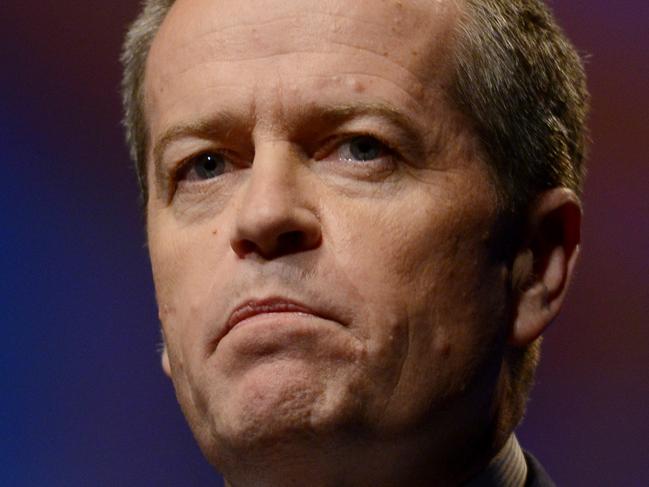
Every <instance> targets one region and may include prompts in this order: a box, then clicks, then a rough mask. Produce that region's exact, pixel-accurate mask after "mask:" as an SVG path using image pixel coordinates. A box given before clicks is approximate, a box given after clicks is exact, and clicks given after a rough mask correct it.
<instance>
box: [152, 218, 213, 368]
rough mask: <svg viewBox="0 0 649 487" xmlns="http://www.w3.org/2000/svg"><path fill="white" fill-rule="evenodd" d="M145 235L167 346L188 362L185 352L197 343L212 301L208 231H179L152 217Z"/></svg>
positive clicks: (193, 347) (190, 229) (187, 228)
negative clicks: (147, 237) (146, 235)
mask: <svg viewBox="0 0 649 487" xmlns="http://www.w3.org/2000/svg"><path fill="white" fill-rule="evenodd" d="M148 235H149V251H150V256H151V265H152V270H153V280H154V284H155V290H156V298H157V301H158V309H159V314H160V321H161V324H162V327H163V330H164V333H165V339H166V342H167V346H168V347H169V348H171V349H172V350H174V352H175V355H176V359H177V360H179V361H182V362H183V363H186V364H188V361H189V359H190V358H191V357H192V354H190V353H189V352H190V350H192V349H193V350H196V348H195V347H196V346H197V345H199V342H200V337H201V334H202V333H203V328H204V327H205V326H206V323H207V321H208V320H207V314H208V313H209V312H210V306H211V303H213V301H214V299H213V297H212V296H210V295H211V294H212V293H213V292H214V291H213V286H214V276H215V275H216V273H215V272H209V271H208V269H214V267H213V266H212V265H211V263H210V262H209V261H210V260H212V259H214V258H215V257H214V256H213V254H215V252H210V251H209V249H210V246H211V245H212V242H211V241H210V237H211V234H209V232H207V231H206V229H200V228H198V227H195V228H191V227H186V228H184V229H183V230H182V231H180V230H179V229H176V228H171V224H162V223H161V222H159V221H155V220H154V221H150V222H149V225H148ZM206 249H207V250H206ZM194 355H196V354H195V353H194Z"/></svg>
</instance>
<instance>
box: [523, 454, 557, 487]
mask: <svg viewBox="0 0 649 487" xmlns="http://www.w3.org/2000/svg"><path fill="white" fill-rule="evenodd" d="M524 453H525V461H526V462H527V480H526V481H525V487H556V484H555V483H554V482H552V479H551V478H550V476H549V475H548V474H547V473H546V471H545V470H544V469H543V466H542V465H541V464H540V463H539V461H538V460H537V459H536V458H534V457H533V456H532V454H531V453H529V452H524Z"/></svg>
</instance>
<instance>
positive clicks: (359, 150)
mask: <svg viewBox="0 0 649 487" xmlns="http://www.w3.org/2000/svg"><path fill="white" fill-rule="evenodd" d="M346 145H347V149H346V150H345V151H344V152H345V154H344V158H345V159H348V160H357V161H371V160H373V159H378V158H379V157H382V156H384V155H385V154H386V152H387V148H386V147H385V145H384V144H383V143H382V142H380V141H379V140H377V139H375V138H374V137H370V136H369V135H361V136H358V137H354V138H353V139H351V140H350V141H349V142H348V143H347V144H346Z"/></svg>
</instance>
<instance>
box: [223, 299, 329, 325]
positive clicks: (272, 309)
mask: <svg viewBox="0 0 649 487" xmlns="http://www.w3.org/2000/svg"><path fill="white" fill-rule="evenodd" d="M264 313H305V314H310V315H314V316H319V317H321V318H327V319H328V317H327V316H326V315H325V314H324V313H322V312H320V311H318V310H314V309H313V308H311V307H309V306H307V305H305V304H303V303H300V302H298V301H294V300H291V299H287V298H282V297H272V298H265V299H250V300H247V301H244V302H243V303H241V304H239V305H238V306H237V307H236V308H234V309H233V310H232V312H231V313H230V316H229V317H228V321H227V322H226V326H225V330H224V331H225V333H227V332H229V331H230V330H231V329H232V328H234V327H235V326H237V324H238V323H240V322H242V321H243V320H245V319H248V318H251V317H253V316H256V315H260V314H264Z"/></svg>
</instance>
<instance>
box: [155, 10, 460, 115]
mask: <svg viewBox="0 0 649 487" xmlns="http://www.w3.org/2000/svg"><path fill="white" fill-rule="evenodd" d="M456 18H457V7H456V5H455V2H454V1H453V0H356V1H353V2H350V1H349V0H256V1H254V2H252V1H250V2H241V1H240V0H219V1H216V0H178V1H176V2H175V4H174V6H173V7H172V9H171V11H170V13H169V15H168V16H167V18H166V19H165V21H164V22H163V25H162V26H161V28H160V30H159V32H158V34H157V35H156V38H155V40H154V43H153V45H152V48H151V52H150V55H149V58H148V63H147V75H146V80H145V86H146V88H145V92H146V95H147V105H150V102H151V101H153V102H156V104H157V105H158V106H157V109H158V111H160V110H162V111H163V112H165V113H166V112H169V111H171V112H173V110H174V106H175V107H177V106H178V105H179V101H180V100H179V97H178V96H176V95H178V94H180V93H181V92H182V91H183V90H185V91H187V89H188V86H189V85H191V90H192V91H193V92H194V94H195V95H196V96H194V100H195V101H194V106H193V107H192V106H191V100H190V99H189V97H187V96H183V99H184V100H183V105H184V107H185V108H187V109H190V110H202V109H205V108H206V106H205V103H206V100H210V99H212V98H215V97H218V98H219V99H220V100H221V101H223V100H224V99H228V98H229V97H230V96H235V97H239V96H240V95H241V94H242V93H243V92H244V91H245V90H248V91H249V94H251V95H252V94H255V93H256V94H258V93H259V92H260V91H261V90H262V89H265V88H266V89H268V88H270V87H271V86H272V88H273V89H275V90H287V91H290V90H291V89H294V90H296V92H295V93H291V97H292V99H293V100H294V101H295V103H296V104H302V106H304V104H309V103H311V102H312V101H313V100H311V99H309V97H313V95H314V94H317V95H318V97H320V98H322V97H326V96H327V95H328V93H329V88H332V85H333V90H334V91H336V89H338V88H337V87H336V86H335V85H342V88H343V89H347V90H348V91H356V92H361V91H364V90H365V88H367V87H368V86H369V87H370V88H371V87H377V89H376V90H375V92H374V94H377V93H379V92H381V93H383V96H385V97H387V98H389V99H390V100H392V101H401V102H402V103H403V105H404V107H407V108H409V109H412V110H416V109H418V108H421V104H422V101H423V98H425V95H426V94H427V93H428V92H429V91H430V88H431V87H432V86H434V85H443V84H444V83H445V82H446V81H447V78H448V76H449V74H448V73H449V71H450V70H449V69H448V66H449V64H450V57H451V56H450V53H451V50H452V40H453V31H454V27H455V23H456ZM350 88H351V89H350ZM338 92H340V89H338ZM430 92H431V93H432V92H434V90H433V91H430ZM165 94H166V95H167V96H164V95H165ZM198 94H201V96H200V97H199V96H198ZM371 94H372V90H371V89H370V93H369V94H368V96H370V95H371ZM215 95H216V96H215ZM199 98H202V101H201V102H200V106H199V104H197V103H196V100H198V99H199ZM248 98H250V97H248ZM266 98H270V97H268V96H267V97H266ZM274 98H278V96H275V97H274ZM165 103H167V105H166V106H163V105H164V104H165ZM207 103H208V104H209V102H207ZM432 103H434V102H432ZM171 104H173V106H172V105H171Z"/></svg>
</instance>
